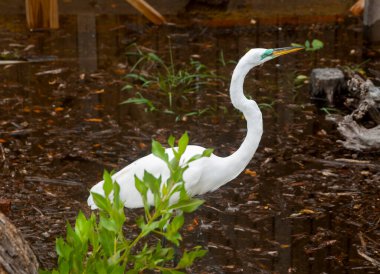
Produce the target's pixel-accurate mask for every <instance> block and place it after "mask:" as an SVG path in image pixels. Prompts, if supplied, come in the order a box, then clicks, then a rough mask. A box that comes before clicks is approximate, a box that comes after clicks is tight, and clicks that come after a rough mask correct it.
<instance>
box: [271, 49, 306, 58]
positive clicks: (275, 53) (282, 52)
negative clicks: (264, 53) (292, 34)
mask: <svg viewBox="0 0 380 274" xmlns="http://www.w3.org/2000/svg"><path fill="white" fill-rule="evenodd" d="M301 49H304V47H286V48H277V49H273V53H272V56H273V57H278V56H281V55H285V54H288V53H292V52H296V51H299V50H301Z"/></svg>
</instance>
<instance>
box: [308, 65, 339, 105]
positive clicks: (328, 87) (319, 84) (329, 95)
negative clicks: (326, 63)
mask: <svg viewBox="0 0 380 274" xmlns="http://www.w3.org/2000/svg"><path fill="white" fill-rule="evenodd" d="M310 83H311V96H312V97H317V98H326V99H327V101H328V103H329V105H334V103H336V102H335V100H336V98H338V97H339V95H340V94H341V93H342V92H343V90H344V89H345V86H346V83H345V80H344V74H343V72H342V71H341V70H340V69H336V68H317V69H313V71H312V72H311V75H310Z"/></svg>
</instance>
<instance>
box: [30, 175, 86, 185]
mask: <svg viewBox="0 0 380 274" xmlns="http://www.w3.org/2000/svg"><path fill="white" fill-rule="evenodd" d="M24 180H25V181H27V182H36V183H44V184H54V185H61V186H75V187H84V185H83V183H81V182H76V181H69V180H60V179H50V178H44V177H36V176H27V177H25V178H24Z"/></svg>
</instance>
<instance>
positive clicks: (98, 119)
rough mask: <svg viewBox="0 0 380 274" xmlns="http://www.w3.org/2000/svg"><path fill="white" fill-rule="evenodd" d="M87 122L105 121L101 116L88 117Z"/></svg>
mask: <svg viewBox="0 0 380 274" xmlns="http://www.w3.org/2000/svg"><path fill="white" fill-rule="evenodd" d="M84 120H85V121H86V122H92V123H101V122H103V119H101V118H88V119H84Z"/></svg>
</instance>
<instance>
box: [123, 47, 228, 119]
mask: <svg viewBox="0 0 380 274" xmlns="http://www.w3.org/2000/svg"><path fill="white" fill-rule="evenodd" d="M134 48H135V51H133V52H128V53H127V56H129V57H134V58H135V59H136V58H137V60H135V62H134V64H133V65H132V66H131V69H130V71H129V73H128V74H127V75H125V78H124V79H125V80H126V84H125V85H124V87H123V90H127V91H129V92H132V91H134V95H133V97H131V98H129V99H127V100H125V101H123V102H122V103H121V104H143V105H145V106H146V107H147V108H146V111H160V112H164V113H168V114H173V115H175V116H177V119H178V117H180V116H183V115H187V116H191V115H195V114H197V115H202V114H203V113H205V111H204V110H205V109H211V108H209V107H208V106H206V107H202V108H200V109H197V108H194V106H195V105H196V96H195V95H196V94H197V93H200V92H201V91H203V90H205V89H207V87H211V86H213V87H214V86H215V85H216V83H217V82H220V81H222V78H221V77H219V76H217V75H216V74H215V73H214V72H213V71H212V70H210V69H209V68H208V67H207V66H205V65H204V64H202V63H201V62H200V61H197V60H194V59H190V61H189V62H188V63H186V64H182V65H178V66H177V65H175V64H174V61H173V53H172V50H170V51H169V55H170V56H169V57H170V62H169V64H166V63H165V62H164V61H163V59H162V58H160V57H159V56H158V55H157V54H155V53H154V52H151V51H147V49H142V48H140V47H138V46H137V45H134Z"/></svg>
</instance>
